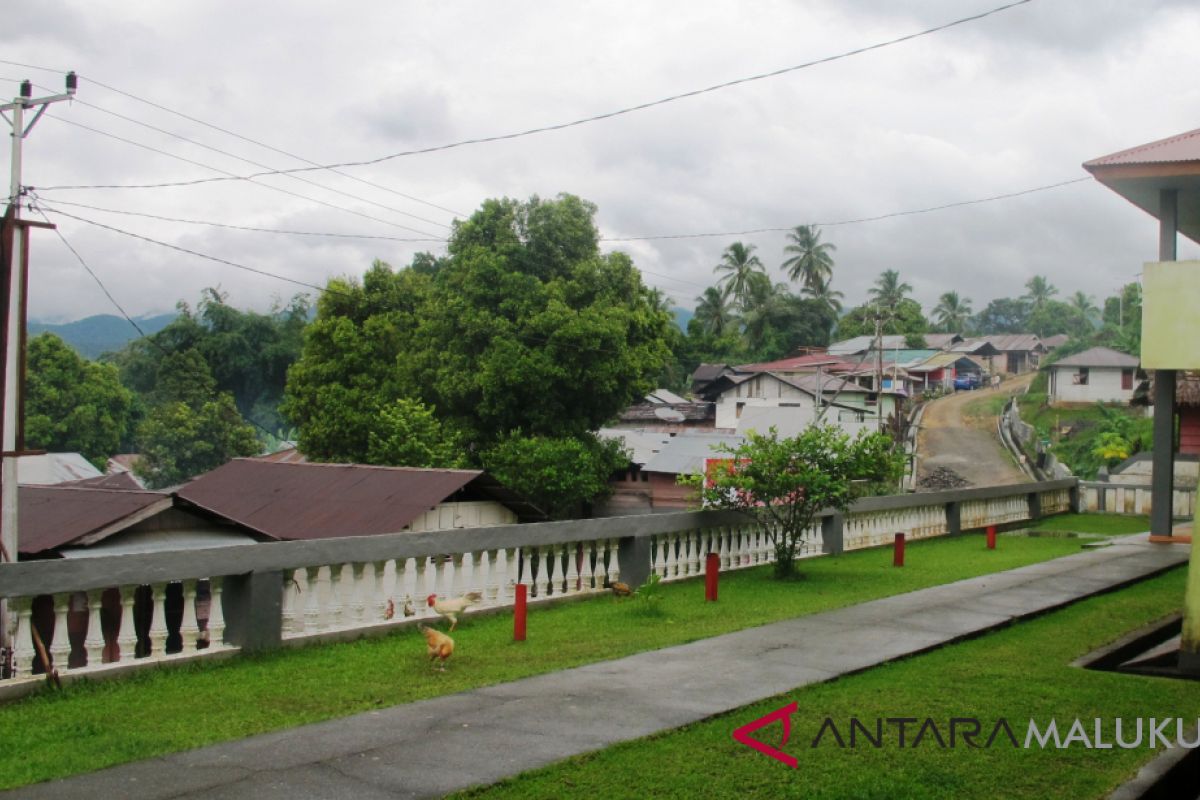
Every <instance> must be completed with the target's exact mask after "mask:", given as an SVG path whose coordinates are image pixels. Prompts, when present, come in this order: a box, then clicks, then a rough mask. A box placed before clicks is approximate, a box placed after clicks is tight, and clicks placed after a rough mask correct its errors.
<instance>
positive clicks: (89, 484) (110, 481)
mask: <svg viewBox="0 0 1200 800" xmlns="http://www.w3.org/2000/svg"><path fill="white" fill-rule="evenodd" d="M58 485H59V486H75V487H77V488H80V489H116V490H118V491H122V492H144V491H146V485H145V484H144V483H142V482H141V481H140V480H139V479H138V477H137V475H134V474H133V473H132V472H114V473H113V474H111V475H100V476H97V477H95V478H84V479H83V480H81V481H70V482H68V483H60V484H58Z"/></svg>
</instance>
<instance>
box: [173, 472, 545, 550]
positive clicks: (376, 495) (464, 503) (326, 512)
mask: <svg viewBox="0 0 1200 800" xmlns="http://www.w3.org/2000/svg"><path fill="white" fill-rule="evenodd" d="M175 495H176V496H177V497H179V498H180V499H181V500H184V501H186V502H187V504H188V505H189V506H192V507H195V508H197V509H202V510H204V511H208V512H211V513H213V514H218V515H220V516H222V517H224V518H227V519H230V520H233V521H234V522H237V523H238V524H239V525H242V526H244V527H245V528H246V529H248V530H251V531H254V532H255V533H257V534H260V535H262V536H265V537H267V538H268V539H277V540H293V539H325V538H334V537H344V536H369V535H373V534H383V533H402V532H412V531H434V530H447V529H451V528H478V527H487V526H490V525H507V524H511V523H516V522H525V521H534V520H541V519H545V515H544V514H543V513H542V512H541V511H540V510H539V509H538V508H537V507H536V506H534V505H532V504H531V503H529V502H528V501H526V500H524V499H522V498H521V497H519V496H517V495H516V494H515V493H513V492H512V491H510V490H508V489H506V488H505V487H503V486H501V485H500V484H499V483H498V482H497V481H496V480H495V479H494V478H492V477H491V476H489V475H488V474H487V473H485V472H482V471H480V470H473V469H420V468H415V467H377V466H368V465H364V464H316V463H311V462H304V463H294V462H293V463H287V462H282V463H281V462H272V461H263V460H260V459H255V458H235V459H234V460H232V461H230V462H228V463H226V464H224V465H222V466H220V467H217V468H216V469H214V470H213V471H211V472H206V473H205V474H203V475H200V476H198V477H196V478H193V479H192V480H191V481H189V482H188V483H185V484H184V485H182V486H180V487H179V488H178V489H176V490H175Z"/></svg>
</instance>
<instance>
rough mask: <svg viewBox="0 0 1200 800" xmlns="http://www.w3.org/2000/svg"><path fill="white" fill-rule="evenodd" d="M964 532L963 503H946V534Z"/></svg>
mask: <svg viewBox="0 0 1200 800" xmlns="http://www.w3.org/2000/svg"><path fill="white" fill-rule="evenodd" d="M960 533H962V504H960V503H959V502H958V501H954V502H950V503H946V535H947V536H957V535H958V534H960Z"/></svg>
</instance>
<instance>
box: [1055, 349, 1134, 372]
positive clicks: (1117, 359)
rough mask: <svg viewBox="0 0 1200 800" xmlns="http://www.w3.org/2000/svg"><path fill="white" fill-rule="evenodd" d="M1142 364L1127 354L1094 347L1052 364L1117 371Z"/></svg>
mask: <svg viewBox="0 0 1200 800" xmlns="http://www.w3.org/2000/svg"><path fill="white" fill-rule="evenodd" d="M1140 363H1141V362H1140V361H1139V360H1138V358H1137V356H1131V355H1128V354H1126V353H1121V352H1119V351H1117V350H1113V349H1111V348H1108V347H1093V348H1091V349H1090V350H1084V351H1083V352H1082V353H1076V354H1075V355H1073V356H1067V357H1066V358H1064V359H1062V360H1060V361H1055V362H1054V363H1053V364H1051V365H1050V366H1051V368H1053V367H1111V368H1115V369H1130V368H1133V367H1136V366H1137V365H1138V364H1140Z"/></svg>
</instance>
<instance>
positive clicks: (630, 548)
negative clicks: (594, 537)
mask: <svg viewBox="0 0 1200 800" xmlns="http://www.w3.org/2000/svg"><path fill="white" fill-rule="evenodd" d="M617 564H618V565H619V567H620V570H621V581H622V582H623V583H627V584H629V585H630V586H631V587H633V588H635V589H636V588H637V587H639V586H641V585H642V584H643V583H645V582H646V578H648V577H650V537H649V536H623V537H621V539H620V540H618V543H617Z"/></svg>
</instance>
